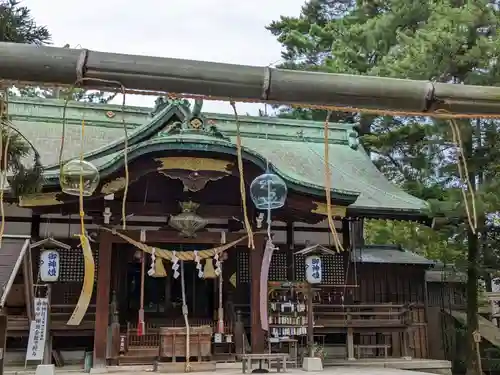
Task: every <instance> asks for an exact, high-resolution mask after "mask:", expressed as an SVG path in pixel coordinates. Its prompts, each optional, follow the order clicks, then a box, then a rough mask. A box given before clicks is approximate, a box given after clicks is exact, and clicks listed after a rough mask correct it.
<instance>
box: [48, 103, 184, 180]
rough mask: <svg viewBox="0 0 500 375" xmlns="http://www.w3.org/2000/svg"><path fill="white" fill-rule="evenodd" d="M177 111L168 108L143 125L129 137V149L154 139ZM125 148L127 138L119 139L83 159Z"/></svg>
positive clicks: (88, 153)
mask: <svg viewBox="0 0 500 375" xmlns="http://www.w3.org/2000/svg"><path fill="white" fill-rule="evenodd" d="M177 111H178V108H177V106H175V105H170V106H167V107H165V108H164V109H163V110H162V111H161V112H160V113H158V114H157V115H156V116H154V117H153V118H152V120H151V121H150V122H148V123H146V124H144V125H141V126H139V127H136V128H135V129H134V130H133V131H132V132H131V134H129V135H128V137H127V143H128V147H131V146H133V145H135V144H137V143H139V142H142V141H143V140H144V139H147V138H149V137H153V136H154V135H155V134H156V133H157V132H158V131H159V129H160V128H161V127H162V126H163V125H164V124H165V121H166V119H165V118H166V117H167V116H168V118H171V117H172V116H173V115H174V114H176V112H177ZM124 148H125V137H123V138H119V139H117V140H116V141H114V142H112V143H111V144H109V145H106V146H103V147H101V148H98V149H96V150H92V151H90V152H87V153H85V154H84V155H83V158H84V159H85V160H87V161H92V160H95V159H98V158H100V157H103V156H106V155H110V154H113V153H116V152H119V151H123V149H124ZM66 161H67V160H66ZM55 168H59V163H58V164H52V165H48V166H47V167H46V170H51V169H55Z"/></svg>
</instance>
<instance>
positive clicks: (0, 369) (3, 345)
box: [0, 311, 7, 375]
mask: <svg viewBox="0 0 500 375" xmlns="http://www.w3.org/2000/svg"><path fill="white" fill-rule="evenodd" d="M6 353H7V314H6V313H5V312H4V311H0V375H3V374H4V365H5V354H6Z"/></svg>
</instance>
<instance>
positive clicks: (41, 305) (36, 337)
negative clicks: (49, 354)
mask: <svg viewBox="0 0 500 375" xmlns="http://www.w3.org/2000/svg"><path fill="white" fill-rule="evenodd" d="M34 302H35V319H34V320H32V321H31V325H30V336H29V339H28V348H27V351H26V361H43V352H44V349H45V341H46V340H47V317H48V308H49V299H48V298H35V300H34Z"/></svg>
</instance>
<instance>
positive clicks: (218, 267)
mask: <svg viewBox="0 0 500 375" xmlns="http://www.w3.org/2000/svg"><path fill="white" fill-rule="evenodd" d="M214 260H215V274H216V275H217V276H219V275H220V274H221V273H222V269H221V265H222V263H221V261H220V259H219V253H218V252H216V253H215V255H214Z"/></svg>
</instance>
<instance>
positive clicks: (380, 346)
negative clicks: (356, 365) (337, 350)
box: [354, 344, 390, 359]
mask: <svg viewBox="0 0 500 375" xmlns="http://www.w3.org/2000/svg"><path fill="white" fill-rule="evenodd" d="M354 348H355V349H356V354H357V358H358V359H360V358H361V351H362V350H363V349H383V350H384V358H387V357H388V355H387V353H388V351H389V348H390V345H387V344H376V345H354Z"/></svg>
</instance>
